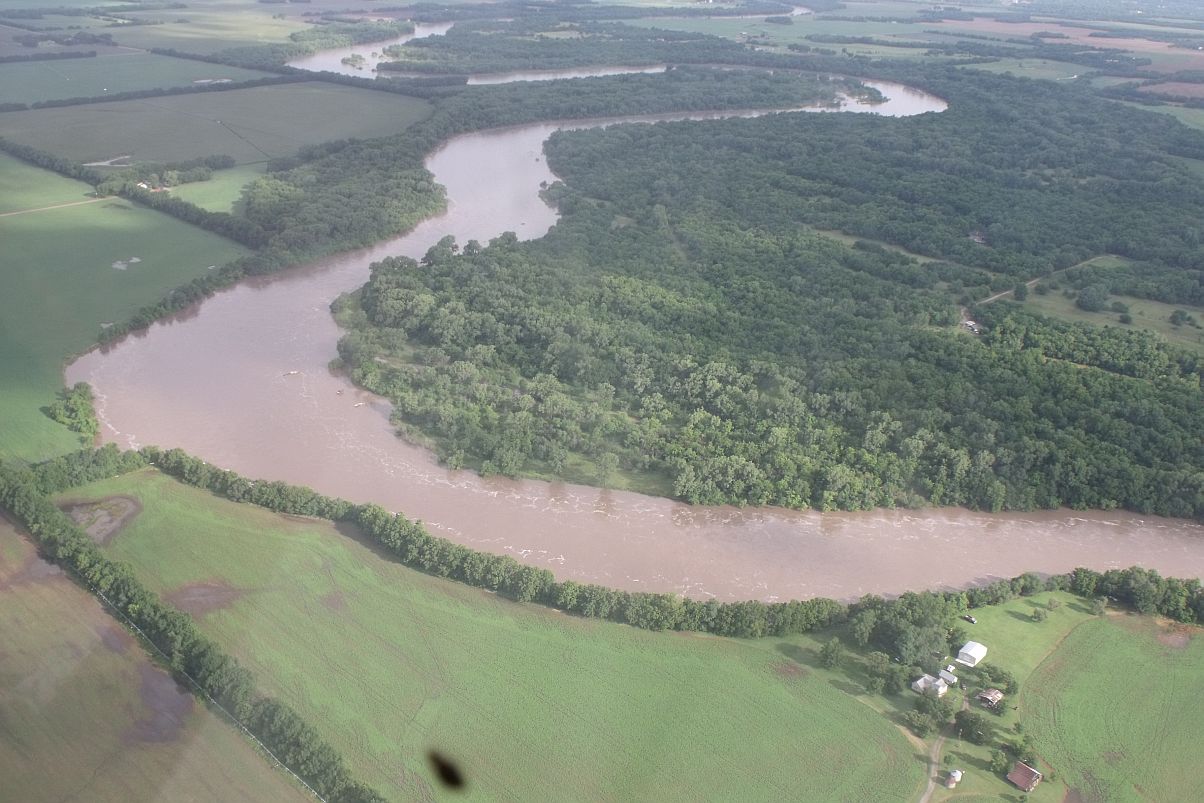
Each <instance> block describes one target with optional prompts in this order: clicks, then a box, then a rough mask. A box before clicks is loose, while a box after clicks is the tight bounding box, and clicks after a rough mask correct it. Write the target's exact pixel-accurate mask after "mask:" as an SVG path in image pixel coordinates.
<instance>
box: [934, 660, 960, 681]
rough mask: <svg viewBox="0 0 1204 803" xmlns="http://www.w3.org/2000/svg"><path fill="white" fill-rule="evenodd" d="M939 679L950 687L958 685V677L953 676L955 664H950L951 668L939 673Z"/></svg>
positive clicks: (948, 667)
mask: <svg viewBox="0 0 1204 803" xmlns="http://www.w3.org/2000/svg"><path fill="white" fill-rule="evenodd" d="M937 677H939V678H940V679H941V680H943V681H945V682H946V683H948V684H949V685H950V686H956V685H957V675H955V674H953V664H949V666H947V667H945V668H944V669H942V670H941V671H940V672H938V673H937Z"/></svg>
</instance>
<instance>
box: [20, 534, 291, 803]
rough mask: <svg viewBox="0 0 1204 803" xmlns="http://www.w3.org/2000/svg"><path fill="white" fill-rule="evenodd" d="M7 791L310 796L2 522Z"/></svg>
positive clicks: (154, 796)
mask: <svg viewBox="0 0 1204 803" xmlns="http://www.w3.org/2000/svg"><path fill="white" fill-rule="evenodd" d="M0 610H3V612H4V614H3V615H2V616H0V645H2V646H0V679H2V681H0V779H3V780H2V781H0V798H2V799H4V800H12V801H22V803H37V802H38V801H64V800H84V799H86V800H88V801H96V803H108V802H109V801H112V802H113V803H119V802H120V803H124V801H131V800H162V801H166V800H259V801H284V800H291V801H304V800H310V799H312V798H309V797H307V796H306V795H304V794H302V791H301V789H300V788H299V787H298V786H295V785H294V783H293V782H292V781H291V780H289V779H288V777H287V776H286V775H285V774H284V773H283V772H282V771H278V770H276V769H273V768H272V767H271V765H269V763H268V761H267V759H266V758H265V757H263V756H261V755H260V754H259V753H258V752H257V750H256V748H255V747H254V746H253V745H252V743H251V742H250V741H249V740H247V739H244V738H243V737H242V736H240V735H239V734H238V732H237V731H236V730H235V729H234V728H233V727H232V726H230V725H229V724H227V723H225V722H223V721H221V720H219V719H218V718H217V716H215V715H214V714H212V713H210V711H209V710H208V709H206V708H205V707H204V706H202V705H200V704H199V703H197V702H196V701H195V699H194V698H193V697H192V696H191V695H189V694H188V693H187V692H184V691H182V690H180V688H179V687H178V686H177V685H176V683H175V681H174V680H172V679H171V677H170V676H169V675H168V674H167V673H166V672H164V671H163V670H162V669H160V668H158V667H157V666H155V665H154V664H152V663H151V662H150V661H149V660H148V658H147V657H146V655H145V653H144V652H143V650H142V647H141V646H140V645H139V644H138V643H137V642H136V641H135V640H134V639H133V637H131V636H130V635H129V634H128V633H127V632H126V631H125V630H123V629H122V628H121V627H120V626H118V625H117V624H116V622H114V621H113V619H112V618H111V617H110V616H109V614H108V613H107V612H106V611H104V610H103V609H102V608H101V607H100V605H99V604H98V603H97V602H96V600H95V599H94V598H93V597H92V596H91V595H90V594H88V593H87V592H86V591H84V590H82V589H80V588H79V587H77V586H76V585H75V584H74V583H72V582H71V581H69V580H68V579H67V578H66V577H65V576H63V575H62V574H61V573H58V571H57V570H56V569H54V568H53V567H51V566H50V565H49V564H46V563H43V562H42V561H41V560H39V559H38V557H37V555H36V554H35V552H34V549H33V545H32V544H31V543H30V542H28V541H26V540H25V539H24V538H22V537H21V536H19V535H17V533H16V532H15V531H14V530H13V528H12V527H11V526H9V525H8V524H7V523H6V522H3V521H0Z"/></svg>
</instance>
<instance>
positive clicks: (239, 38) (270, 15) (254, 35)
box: [112, 2, 346, 55]
mask: <svg viewBox="0 0 1204 803" xmlns="http://www.w3.org/2000/svg"><path fill="white" fill-rule="evenodd" d="M343 8H344V10H345V9H346V6H344V7H343ZM289 10H290V9H289V7H287V6H278V5H269V6H266V7H265V6H263V5H259V6H258V7H256V4H255V3H215V2H202V3H198V4H195V5H194V4H193V3H189V4H188V8H187V9H180V10H179V11H178V12H177V11H171V12H164V11H159V10H156V11H145V12H136V13H131V14H130V15H129V16H130V17H132V18H135V19H137V18H148V19H156V20H165V22H164V24H162V25H136V26H130V27H127V28H119V29H116V30H114V31H112V33H113V39H114V40H115V41H117V42H118V43H120V44H122V45H126V46H129V47H138V48H146V49H149V48H152V47H163V48H174V49H176V50H180V51H183V52H185V53H199V54H202V55H208V54H211V53H216V52H217V51H219V50H225V49H226V48H231V47H241V46H243V45H255V44H262V43H270V42H284V41H286V40H287V39H288V36H289V34H291V33H293V32H295V31H301V30H304V29H306V28H308V27H310V26H309V25H308V24H306V23H304V22H302V21H301V20H300V19H299V18H298V17H297V16H292V15H290V16H289V17H287V18H283V19H281V18H277V17H276V16H275V15H276V14H277V13H279V12H281V11H285V12H287V11H289ZM305 10H306V11H308V10H310V9H309V7H308V6H307V7H306V9H305Z"/></svg>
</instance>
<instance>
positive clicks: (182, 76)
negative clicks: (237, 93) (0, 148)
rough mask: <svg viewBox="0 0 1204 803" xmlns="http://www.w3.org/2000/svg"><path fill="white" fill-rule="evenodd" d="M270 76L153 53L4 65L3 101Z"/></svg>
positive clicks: (0, 73) (86, 95)
mask: <svg viewBox="0 0 1204 803" xmlns="http://www.w3.org/2000/svg"><path fill="white" fill-rule="evenodd" d="M267 76H268V74H267V73H261V72H255V71H253V70H243V69H239V68H237V67H228V66H225V65H220V64H205V63H204V62H199V61H188V60H186V59H175V58H170V57H168V56H156V55H153V54H151V53H122V54H120V55H111V56H99V57H97V58H94V59H60V60H55V61H30V62H23V63H17V64H0V97H3V98H4V99H5V100H6V101H9V102H14V103H33V102H35V101H40V100H59V99H61V98H90V97H100V96H101V95H105V94H113V93H116V92H132V91H136V90H142V89H157V88H165V87H176V86H190V85H193V84H196V83H197V82H199V81H221V80H225V81H250V80H253V79H256V78H265V77H267Z"/></svg>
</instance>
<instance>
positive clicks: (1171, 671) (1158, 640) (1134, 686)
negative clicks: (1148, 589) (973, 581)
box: [1021, 614, 1204, 801]
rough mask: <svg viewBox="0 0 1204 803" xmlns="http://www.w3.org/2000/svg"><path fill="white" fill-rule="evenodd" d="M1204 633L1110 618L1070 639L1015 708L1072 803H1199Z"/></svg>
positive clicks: (1203, 795) (1203, 789)
mask: <svg viewBox="0 0 1204 803" xmlns="http://www.w3.org/2000/svg"><path fill="white" fill-rule="evenodd" d="M1202 678H1204V632H1202V631H1201V629H1200V628H1198V627H1186V626H1164V625H1160V624H1159V623H1158V622H1156V621H1155V620H1153V619H1151V618H1149V617H1139V616H1134V615H1131V614H1115V615H1110V616H1107V617H1103V618H1100V619H1097V620H1095V621H1091V622H1087V623H1086V624H1084V625H1082V626H1081V627H1079V628H1077V629H1075V631H1074V632H1073V633H1071V634H1070V636H1069V637H1068V638H1067V639H1066V641H1064V642H1063V643H1062V645H1061V647H1059V648H1058V650H1057V651H1056V652H1055V653H1054V654H1053V655H1051V656H1050V657H1049V658H1048V659H1047V660H1046V661H1045V662H1044V663H1043V664H1041V666H1040V668H1039V669H1038V670H1037V671H1036V672H1035V673H1034V674H1033V675H1032V677H1031V678H1030V679H1029V682H1028V685H1027V688H1026V690H1025V691H1023V692H1022V695H1021V703H1022V705H1023V706H1024V710H1025V721H1026V722H1027V723H1028V727H1029V730H1030V732H1031V733H1032V735H1033V737H1034V739H1035V743H1036V745H1037V747H1038V749H1039V750H1040V752H1041V754H1042V758H1043V759H1044V760H1045V761H1047V762H1049V763H1050V764H1051V765H1052V766H1053V767H1054V768H1055V769H1056V771H1057V773H1058V776H1059V780H1060V781H1062V782H1064V783H1065V784H1066V785H1067V786H1069V787H1071V788H1072V789H1074V790H1075V791H1076V792H1077V793H1078V799H1079V800H1108V801H1144V800H1204V772H1201V770H1200V758H1199V756H1200V754H1199V749H1198V748H1199V745H1200V743H1201V738H1202V737H1204V697H1202V696H1201V695H1200V683H1201V679H1202Z"/></svg>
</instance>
